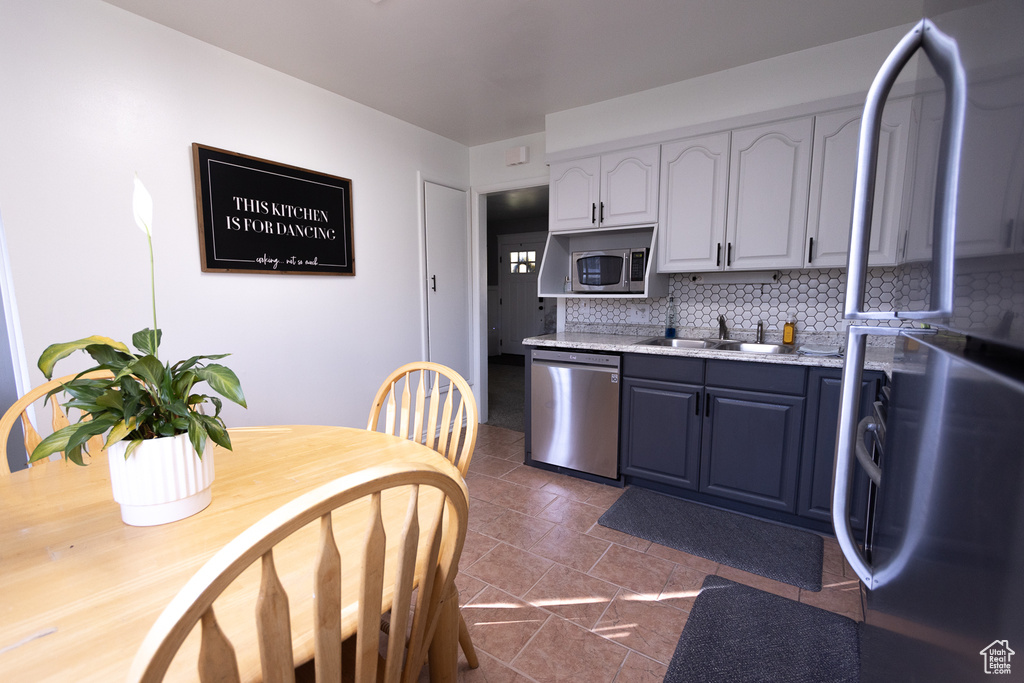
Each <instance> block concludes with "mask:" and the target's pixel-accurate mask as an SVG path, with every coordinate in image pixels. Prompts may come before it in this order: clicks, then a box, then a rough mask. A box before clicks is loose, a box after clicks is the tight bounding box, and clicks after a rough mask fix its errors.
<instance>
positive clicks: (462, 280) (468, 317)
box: [423, 181, 474, 385]
mask: <svg viewBox="0 0 1024 683" xmlns="http://www.w3.org/2000/svg"><path fill="white" fill-rule="evenodd" d="M423 216H424V219H423V225H424V229H425V233H426V234H425V237H424V239H425V242H426V265H427V270H426V273H427V283H426V284H427V358H428V359H429V360H431V361H433V362H435V363H441V364H442V365H447V366H448V367H450V368H452V369H453V370H455V371H456V372H458V373H459V374H460V375H462V377H463V378H464V379H465V380H466V381H467V382H469V383H470V384H471V385H472V384H474V381H473V377H472V372H471V371H472V368H473V366H472V363H471V357H470V347H471V346H472V337H473V335H472V330H471V324H472V323H471V321H472V319H473V312H472V296H471V289H470V268H471V262H470V241H471V239H470V237H471V236H470V230H469V193H468V192H466V191H465V190H458V189H455V188H452V187H446V186H444V185H439V184H437V183H432V182H428V181H424V183H423Z"/></svg>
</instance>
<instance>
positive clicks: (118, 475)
mask: <svg viewBox="0 0 1024 683" xmlns="http://www.w3.org/2000/svg"><path fill="white" fill-rule="evenodd" d="M129 443H130V442H129V441H119V442H117V443H115V444H112V445H111V446H110V448H108V449H107V462H108V463H109V464H110V486H111V488H112V489H113V491H114V500H116V501H117V502H118V503H120V504H121V519H122V520H124V523H125V524H130V525H132V526H155V525H157V524H167V523H168V522H174V521H177V520H179V519H184V518H186V517H189V516H191V515H194V514H196V513H197V512H199V511H200V510H203V509H204V508H205V507H206V506H207V505H209V504H210V499H211V490H210V485H211V484H213V447H212V445H211V442H210V441H209V440H207V442H206V452H205V453H204V454H203V457H202V458H200V457H199V456H198V455H196V451H195V449H194V448H192V442H190V441H189V440H188V434H178V435H177V436H166V437H163V438H160V439H147V440H146V441H143V442H142V443H141V444H139V447H138V448H136V449H135V450H134V451H132V454H131V455H130V456H128V459H127V460H125V457H124V452H125V449H126V448H128V444H129Z"/></svg>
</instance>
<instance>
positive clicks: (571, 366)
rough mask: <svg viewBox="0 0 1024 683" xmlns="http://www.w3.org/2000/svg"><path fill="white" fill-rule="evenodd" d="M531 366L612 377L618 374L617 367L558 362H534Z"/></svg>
mask: <svg viewBox="0 0 1024 683" xmlns="http://www.w3.org/2000/svg"><path fill="white" fill-rule="evenodd" d="M533 365H534V366H535V367H542V368H560V369H563V370H577V371H582V372H607V373H609V374H613V375H617V374H618V373H619V368H618V367H611V366H606V365H590V364H589V363H560V362H558V361H550V360H540V361H537V360H535V361H534V362H533Z"/></svg>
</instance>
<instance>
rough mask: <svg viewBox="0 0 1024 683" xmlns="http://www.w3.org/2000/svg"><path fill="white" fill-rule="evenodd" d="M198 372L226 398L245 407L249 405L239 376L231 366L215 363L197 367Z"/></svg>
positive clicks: (200, 376)
mask: <svg viewBox="0 0 1024 683" xmlns="http://www.w3.org/2000/svg"><path fill="white" fill-rule="evenodd" d="M196 374H197V375H199V378H200V379H202V380H205V381H206V382H209V384H210V386H211V387H212V388H213V390H214V391H216V392H217V393H218V394H220V395H221V396H223V397H224V398H226V399H228V400H231V401H234V402H235V403H237V404H238V405H240V406H242V407H243V408H248V407H249V406H247V405H246V404H245V396H244V395H243V394H242V385H241V383H240V382H239V381H238V377H236V376H235V373H234V372H232V371H231V370H230V369H229V368H226V367H224V366H223V365H218V364H216V363H213V364H211V365H207V366H206V367H204V368H196Z"/></svg>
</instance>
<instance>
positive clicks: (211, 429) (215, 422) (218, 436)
mask: <svg viewBox="0 0 1024 683" xmlns="http://www.w3.org/2000/svg"><path fill="white" fill-rule="evenodd" d="M199 420H200V422H202V423H203V424H204V425H205V426H206V433H207V434H209V435H210V438H211V439H213V442H214V443H215V444H217V445H218V446H221V447H223V448H226V449H228V450H229V451H230V450H231V436H230V435H228V430H227V429H226V428H225V427H224V421H223V420H219V419H217V418H213V417H209V416H208V415H200V416H199Z"/></svg>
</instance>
